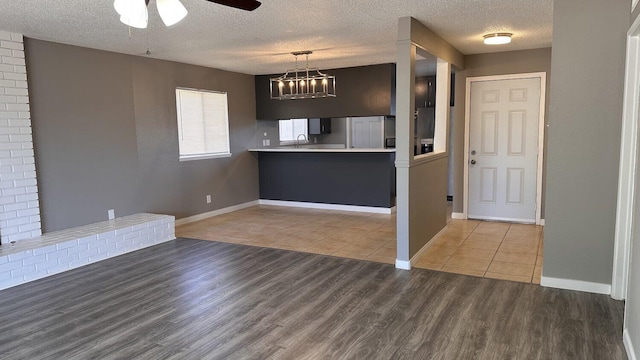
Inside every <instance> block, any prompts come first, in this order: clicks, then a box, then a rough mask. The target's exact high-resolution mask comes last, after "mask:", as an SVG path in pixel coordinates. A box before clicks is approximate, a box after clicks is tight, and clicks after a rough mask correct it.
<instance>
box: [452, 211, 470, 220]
mask: <svg viewBox="0 0 640 360" xmlns="http://www.w3.org/2000/svg"><path fill="white" fill-rule="evenodd" d="M451 218H452V219H454V220H465V219H466V218H467V217H466V216H464V213H458V212H452V213H451Z"/></svg>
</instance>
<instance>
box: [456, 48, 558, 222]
mask: <svg viewBox="0 0 640 360" xmlns="http://www.w3.org/2000/svg"><path fill="white" fill-rule="evenodd" d="M464 62H465V69H464V70H458V71H456V76H455V81H456V85H455V87H456V90H455V97H456V106H455V109H454V113H453V117H452V118H451V121H452V123H453V124H451V131H452V132H453V135H452V140H453V141H452V144H453V146H454V149H453V151H452V152H451V153H452V154H453V157H454V159H453V177H454V192H453V211H454V212H462V211H463V210H462V207H463V204H462V202H463V191H464V185H463V183H464V121H465V120H464V116H465V113H464V112H465V106H466V105H465V101H466V99H465V94H466V91H467V78H468V77H475V76H491V75H507V74H520V73H532V72H546V73H547V87H546V99H545V104H546V109H545V123H548V119H549V99H550V87H549V86H550V82H551V48H544V49H534V50H522V51H508V52H499V53H489V54H479V55H467V56H465V57H464ZM545 129H546V127H545ZM546 141H547V136H546V133H545V144H546ZM545 147H546V146H545ZM544 156H545V160H546V152H545V154H544ZM544 175H545V174H544V173H543V179H544ZM545 190H546V187H545V184H544V181H543V191H542V194H543V202H542V217H543V218H544V217H545V212H544V194H545Z"/></svg>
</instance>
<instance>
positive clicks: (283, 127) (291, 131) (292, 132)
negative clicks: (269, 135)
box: [278, 119, 309, 142]
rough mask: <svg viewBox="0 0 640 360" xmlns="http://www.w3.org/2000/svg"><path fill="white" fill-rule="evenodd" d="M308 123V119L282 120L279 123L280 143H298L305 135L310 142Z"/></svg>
mask: <svg viewBox="0 0 640 360" xmlns="http://www.w3.org/2000/svg"><path fill="white" fill-rule="evenodd" d="M307 123H308V119H289V120H280V121H279V122H278V128H279V130H280V142H292V141H296V140H297V139H298V137H299V136H300V135H304V138H305V140H308V139H309V132H308V130H307Z"/></svg>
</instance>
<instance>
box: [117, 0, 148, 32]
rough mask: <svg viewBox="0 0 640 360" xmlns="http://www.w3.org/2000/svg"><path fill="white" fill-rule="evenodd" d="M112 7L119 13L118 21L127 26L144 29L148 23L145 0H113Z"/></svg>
mask: <svg viewBox="0 0 640 360" xmlns="http://www.w3.org/2000/svg"><path fill="white" fill-rule="evenodd" d="M113 7H114V8H115V9H116V11H117V12H118V14H120V21H121V22H122V23H123V24H125V25H128V26H131V27H135V28H139V29H144V28H146V27H147V24H148V23H149V12H148V11H147V3H146V2H145V0H115V1H114V2H113Z"/></svg>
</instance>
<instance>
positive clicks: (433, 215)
mask: <svg viewBox="0 0 640 360" xmlns="http://www.w3.org/2000/svg"><path fill="white" fill-rule="evenodd" d="M448 161H449V160H448V157H443V158H440V159H437V160H434V161H430V162H427V163H424V164H421V166H415V167H414V168H413V169H412V171H411V173H410V175H409V187H410V192H411V196H410V198H409V223H410V224H411V226H410V227H409V238H410V239H411V241H410V242H409V258H412V257H413V256H414V255H415V254H416V253H417V252H418V251H420V249H422V247H423V246H424V245H425V244H426V243H427V242H429V240H431V238H433V237H434V236H435V235H436V234H437V233H438V232H439V231H440V230H442V228H443V227H444V225H443V224H446V222H447V203H446V198H447V163H448Z"/></svg>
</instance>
